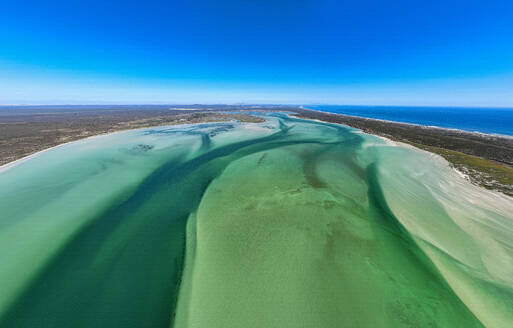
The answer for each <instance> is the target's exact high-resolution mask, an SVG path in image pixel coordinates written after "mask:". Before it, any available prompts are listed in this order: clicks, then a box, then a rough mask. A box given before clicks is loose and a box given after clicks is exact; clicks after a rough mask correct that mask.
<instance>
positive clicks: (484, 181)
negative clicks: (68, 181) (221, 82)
mask: <svg viewBox="0 0 513 328" xmlns="http://www.w3.org/2000/svg"><path fill="white" fill-rule="evenodd" d="M258 111H287V112H290V113H293V114H294V115H296V116H298V117H302V118H308V119H317V120H321V121H325V122H331V123H340V124H345V125H348V126H351V127H354V128H357V129H361V130H362V131H364V132H367V133H370V134H375V135H379V136H383V137H387V138H389V139H392V140H395V141H401V142H405V143H409V144H411V145H413V146H415V147H418V148H421V149H424V150H427V151H430V152H433V153H436V154H438V155H440V156H442V157H444V158H445V159H446V160H447V161H448V162H449V163H451V165H453V166H454V168H456V169H457V170H459V171H460V172H462V173H464V174H465V175H466V176H467V177H468V179H469V180H470V181H471V182H473V183H474V184H477V185H480V186H482V187H485V188H487V189H491V190H496V191H500V192H502V193H504V194H506V195H509V196H513V138H505V137H500V136H491V135H484V134H476V133H468V132H463V131H457V130H447V129H440V128H432V127H421V126H417V125H411V124H403V123H394V122H385V121H380V120H373V119H366V118H359V117H353V116H346V115H340V114H331V113H324V112H319V111H313V110H308V109H304V108H300V107H296V106H269V105H265V106H264V105H240V106H234V105H232V106H228V105H177V106H164V105H162V106H161V105H158V106H53V107H51V106H31V107H0V149H1V152H0V165H2V164H6V163H9V162H12V161H14V160H17V159H20V158H22V157H25V156H27V155H30V154H33V153H35V152H38V151H41V150H43V149H46V148H49V147H53V146H56V145H59V144H62V143H65V142H70V141H74V140H78V139H82V138H85V137H89V136H93V135H98V134H103V133H110V132H115V131H121V130H128V129H137V128H145V127H151V126H161V125H174V124H185V123H201V122H219V121H231V120H238V121H242V122H261V121H262V120H263V119H262V118H260V117H255V116H252V115H251V113H252V112H258Z"/></svg>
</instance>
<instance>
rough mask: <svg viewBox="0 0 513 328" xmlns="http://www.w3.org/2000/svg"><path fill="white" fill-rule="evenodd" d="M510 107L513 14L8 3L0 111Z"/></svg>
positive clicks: (474, 4)
mask: <svg viewBox="0 0 513 328" xmlns="http://www.w3.org/2000/svg"><path fill="white" fill-rule="evenodd" d="M238 102H244V103H303V104H309V103H331V104H364V105H365V104H381V105H459V106H511V107H513V1H494V0H490V1H483V0H480V1H472V0H467V1H450V0H446V1H436V0H433V1H428V0H426V1H423V0H409V1H406V0H396V1H391V0H389V1H366V0H360V1H356V0H355V1H343V0H338V1H337V0H312V1H308V0H295V1H279V0H274V1H271V0H269V1H266V0H262V1H243V0H240V1H226V0H215V1H214V0H212V1H202V0H199V1H187V0H184V1H155V0H146V1H127V0H125V1H105V0H90V1H69V0H68V1H52V0H48V1H30V0H27V1H19V0H17V1H15V0H2V1H0V104H76V103H87V104H91V103H119V104H122V103H238Z"/></svg>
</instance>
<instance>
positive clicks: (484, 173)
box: [409, 142, 513, 196]
mask: <svg viewBox="0 0 513 328" xmlns="http://www.w3.org/2000/svg"><path fill="white" fill-rule="evenodd" d="M409 144H411V145H413V146H415V147H417V148H421V149H424V150H426V151H429V152H432V153H435V154H438V155H440V156H442V157H443V158H445V159H446V160H447V161H448V162H449V163H451V165H453V167H454V168H456V169H457V170H459V171H460V172H462V173H464V174H466V175H467V176H468V178H469V179H470V181H472V182H473V183H475V184H477V185H480V186H482V187H485V188H487V189H490V190H497V191H500V192H502V193H504V194H506V195H509V196H513V168H512V167H510V166H506V165H504V164H501V163H497V162H494V161H490V160H487V159H484V158H481V157H477V156H472V155H468V154H464V153H461V152H458V151H454V150H449V149H444V148H440V147H434V146H426V145H422V144H418V143H414V142H409Z"/></svg>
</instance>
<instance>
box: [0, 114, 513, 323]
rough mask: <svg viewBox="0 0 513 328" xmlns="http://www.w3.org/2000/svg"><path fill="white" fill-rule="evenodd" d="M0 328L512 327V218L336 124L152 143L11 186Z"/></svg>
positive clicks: (54, 164)
mask: <svg viewBox="0 0 513 328" xmlns="http://www.w3.org/2000/svg"><path fill="white" fill-rule="evenodd" d="M0 261H1V263H2V266H1V267H0V290H1V291H2V293H0V327H93V326H94V327H96V326H98V327H481V326H487V327H511V323H512V322H513V289H512V287H513V204H512V201H511V199H510V198H506V197H501V196H497V195H495V194H493V193H491V192H488V191H486V190H482V189H479V188H477V187H474V186H472V185H470V184H468V183H467V182H466V181H465V180H464V179H462V178H461V177H459V176H458V175H457V173H455V172H454V171H453V170H451V169H450V168H449V167H448V166H447V165H446V163H445V162H443V161H442V160H441V159H439V158H437V157H433V156H431V155H429V154H428V153H425V152H421V151H418V150H415V149H410V148H407V147H404V146H398V145H395V144H391V143H389V142H386V141H384V140H381V139H379V138H376V137H373V136H369V135H365V134H362V133H360V132H358V131H356V130H353V129H350V128H346V127H343V126H338V125H329V124H323V123H318V122H313V121H305V120H298V119H292V118H288V117H286V116H284V115H278V117H271V116H269V117H268V121H267V122H266V123H262V124H239V123H218V124H201V125H193V126H182V127H172V128H154V129H146V130H134V131H128V132H122V133H116V134H112V135H108V136H102V137H96V138H91V139H86V140H83V141H80V142H75V143H72V144H67V145H64V146H62V147H58V148H55V149H52V150H50V151H48V152H45V153H42V154H41V155H39V156H37V157H35V158H32V159H30V160H28V161H26V162H23V163H22V164H20V165H18V166H15V167H13V168H10V169H9V170H6V171H4V172H1V173H0Z"/></svg>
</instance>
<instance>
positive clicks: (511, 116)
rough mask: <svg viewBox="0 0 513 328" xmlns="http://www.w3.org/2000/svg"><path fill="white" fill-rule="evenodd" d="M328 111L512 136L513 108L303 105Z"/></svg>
mask: <svg viewBox="0 0 513 328" xmlns="http://www.w3.org/2000/svg"><path fill="white" fill-rule="evenodd" d="M305 107H306V108H311V109H315V110H320V111H324V112H330V113H338V114H346V115H352V116H361V117H367V118H376V119H381V120H389V121H396V122H404V123H413V124H420V125H427V126H438V127H442V128H450V129H460V130H466V131H472V132H482V133H489V134H504V135H509V136H513V108H463V107H396V106H335V105H323V106H305Z"/></svg>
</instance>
